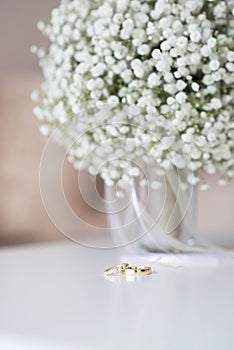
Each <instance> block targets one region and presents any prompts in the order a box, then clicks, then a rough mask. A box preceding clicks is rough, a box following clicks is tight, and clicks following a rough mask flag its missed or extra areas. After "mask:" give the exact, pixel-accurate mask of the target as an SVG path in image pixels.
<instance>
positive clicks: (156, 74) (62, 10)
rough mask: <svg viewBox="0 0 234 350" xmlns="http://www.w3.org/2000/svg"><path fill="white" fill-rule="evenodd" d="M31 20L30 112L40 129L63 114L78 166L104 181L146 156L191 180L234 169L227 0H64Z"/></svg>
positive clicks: (125, 173) (230, 2) (64, 137)
mask: <svg viewBox="0 0 234 350" xmlns="http://www.w3.org/2000/svg"><path fill="white" fill-rule="evenodd" d="M38 27H39V29H40V30H41V31H42V32H43V33H44V34H45V35H46V36H47V37H48V38H49V40H50V46H49V48H48V49H43V48H36V47H33V48H32V51H33V52H35V53H37V54H38V56H39V58H40V65H41V67H42V69H43V72H44V77H45V82H44V83H43V84H42V88H41V91H40V92H39V93H36V92H35V93H33V96H32V97H33V99H34V100H37V101H38V100H39V101H40V103H38V106H37V107H35V109H34V112H35V115H36V116H37V117H38V118H39V119H40V120H42V121H43V125H42V126H41V132H42V133H43V134H44V135H49V134H51V133H52V132H53V131H54V130H55V129H56V128H57V127H58V126H59V125H61V124H62V126H61V127H60V128H59V130H57V132H56V139H57V140H58V141H60V142H61V143H63V144H64V145H69V144H70V143H71V142H74V143H73V145H72V147H70V148H69V160H70V161H71V162H72V163H73V164H74V166H75V167H76V168H80V167H83V166H85V167H87V168H88V169H89V171H90V173H92V174H96V173H100V175H101V176H102V178H103V179H104V180H105V181H106V182H107V183H109V184H112V183H113V181H115V180H116V179H119V178H129V177H135V176H138V175H139V168H138V166H136V165H134V166H133V165H131V164H132V162H134V161H136V162H137V161H138V160H139V159H140V160H141V161H143V162H145V163H147V162H150V161H151V162H152V158H153V159H154V160H155V161H156V163H157V164H160V166H161V168H162V169H164V170H166V171H167V170H169V169H172V168H173V167H175V166H176V167H178V168H181V169H183V168H187V169H189V174H188V178H187V180H188V182H190V183H192V184H197V183H198V182H199V176H198V173H199V171H200V170H205V171H206V172H208V173H209V174H213V173H215V172H217V171H218V172H220V173H222V180H221V181H220V183H221V184H223V183H225V181H226V180H228V179H230V178H232V177H233V176H234V112H233V108H234V40H233V38H234V0H226V1H220V0H207V1H205V0H178V1H174V0H105V1H104V0H85V1H82V0H61V4H60V6H59V7H58V8H56V9H54V10H53V11H52V15H51V21H50V22H49V23H48V24H45V23H43V22H40V23H39V24H38ZM107 107H108V108H107ZM201 186H202V182H201ZM203 188H204V189H205V188H206V185H203Z"/></svg>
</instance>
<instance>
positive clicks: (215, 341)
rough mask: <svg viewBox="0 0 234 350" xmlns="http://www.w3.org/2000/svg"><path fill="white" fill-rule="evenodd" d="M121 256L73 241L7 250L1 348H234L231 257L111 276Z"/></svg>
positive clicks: (0, 297) (0, 264) (2, 260)
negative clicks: (132, 277) (137, 275)
mask: <svg viewBox="0 0 234 350" xmlns="http://www.w3.org/2000/svg"><path fill="white" fill-rule="evenodd" d="M121 254H124V252H123V251H121V250H112V251H101V250H93V249H87V248H83V247H80V246H78V245H76V244H73V243H59V244H58V243H57V244H48V245H41V246H27V247H15V248H5V249H1V250H0V281H1V282H0V283H1V284H0V349H3V350H21V349H22V350H28V349H30V350H42V349H43V350H47V349H48V350H55V349H56V350H65V349H66V350H73V349H78V350H86V349H87V350H88V349H102V350H106V349H108V350H112V349H113V350H115V349H116V350H117V349H118V350H119V349H124V350H125V349H126V350H138V349H145V350H148V349H149V350H151V349H158V350H177V349H178V350H221V349H222V350H229V349H230V350H233V349H234V263H233V261H232V260H231V259H222V260H221V261H220V263H217V261H216V260H212V259H210V260H209V261H210V263H208V264H206V263H203V260H200V263H199V262H198V264H196V263H195V264H193V266H192V265H191V266H190V267H175V268H171V267H170V266H164V267H163V266H161V265H159V264H158V263H154V264H153V265H154V270H155V273H154V274H153V275H151V276H145V277H142V278H141V279H139V280H137V281H126V279H124V278H116V279H113V280H106V279H105V278H104V277H103V270H104V269H105V268H106V267H109V266H111V265H114V264H117V263H119V262H121V261H122V259H123V258H122V257H121ZM193 259H195V260H196V259H197V261H198V260H199V259H200V258H199V257H198V258H197V257H196V256H195V257H193ZM125 260H126V258H125ZM129 260H130V262H136V263H138V262H139V263H140V260H141V259H140V258H139V259H138V258H137V257H132V258H129ZM178 261H179V260H178ZM181 262H182V263H178V266H182V265H183V261H182V260H181ZM185 265H186V264H185Z"/></svg>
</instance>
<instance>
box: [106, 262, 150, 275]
mask: <svg viewBox="0 0 234 350" xmlns="http://www.w3.org/2000/svg"><path fill="white" fill-rule="evenodd" d="M116 274H122V275H125V276H146V275H151V274H152V268H151V267H150V266H130V265H129V264H127V263H122V264H120V265H117V266H113V267H109V268H108V269H106V270H105V271H104V275H105V276H111V275H116Z"/></svg>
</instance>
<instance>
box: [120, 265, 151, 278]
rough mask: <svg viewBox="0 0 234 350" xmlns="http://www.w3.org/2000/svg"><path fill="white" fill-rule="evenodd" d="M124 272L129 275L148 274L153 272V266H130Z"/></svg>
mask: <svg viewBox="0 0 234 350" xmlns="http://www.w3.org/2000/svg"><path fill="white" fill-rule="evenodd" d="M122 273H123V274H125V275H127V276H146V275H151V274H152V268H151V267H150V266H128V267H127V268H126V269H125V270H124V271H122Z"/></svg>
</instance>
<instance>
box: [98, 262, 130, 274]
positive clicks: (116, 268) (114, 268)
mask: <svg viewBox="0 0 234 350" xmlns="http://www.w3.org/2000/svg"><path fill="white" fill-rule="evenodd" d="M128 266H129V264H127V263H122V264H120V265H117V266H112V267H109V268H108V269H106V270H105V271H104V274H105V275H106V276H110V275H114V274H116V273H121V272H123V271H125V270H126V268H127V267H128Z"/></svg>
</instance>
